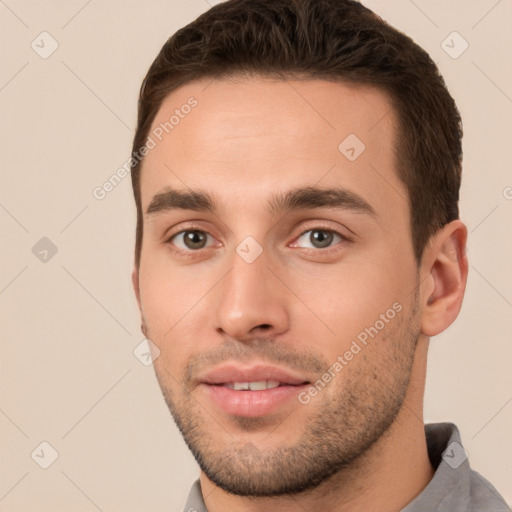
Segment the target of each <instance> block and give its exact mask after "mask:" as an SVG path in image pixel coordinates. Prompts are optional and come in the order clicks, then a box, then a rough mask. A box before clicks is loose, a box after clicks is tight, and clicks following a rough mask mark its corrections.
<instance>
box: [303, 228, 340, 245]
mask: <svg viewBox="0 0 512 512" xmlns="http://www.w3.org/2000/svg"><path fill="white" fill-rule="evenodd" d="M333 238H334V236H333V233H332V231H324V230H319V229H315V230H313V231H311V234H310V235H309V240H310V242H311V243H312V244H313V246H314V247H317V248H318V249H322V248H324V247H329V245H331V243H332V240H333Z"/></svg>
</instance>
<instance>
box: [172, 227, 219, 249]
mask: <svg viewBox="0 0 512 512" xmlns="http://www.w3.org/2000/svg"><path fill="white" fill-rule="evenodd" d="M208 238H210V240H208ZM211 239H212V237H211V236H210V235H209V234H208V233H206V232H205V231H199V230H197V229H193V230H187V231H180V232H179V233H176V234H175V235H173V236H172V237H171V238H170V239H169V242H170V243H172V244H174V245H175V246H176V247H178V249H181V250H183V251H190V250H192V251H194V250H198V249H204V248H205V247H206V246H207V243H208V241H210V242H211Z"/></svg>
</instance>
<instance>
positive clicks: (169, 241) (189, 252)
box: [165, 226, 352, 257]
mask: <svg viewBox="0 0 512 512" xmlns="http://www.w3.org/2000/svg"><path fill="white" fill-rule="evenodd" d="M190 231H198V232H200V233H204V234H206V235H207V236H209V237H212V235H210V233H208V232H207V231H205V230H203V229H197V228H195V227H188V228H187V229H182V230H181V231H178V232H176V233H173V234H172V235H170V236H169V237H168V238H167V240H166V241H165V243H166V244H169V245H171V246H172V247H173V250H174V251H175V252H177V253H179V254H184V255H186V256H189V257H193V256H194V255H195V254H196V253H200V252H201V250H202V249H207V248H208V247H204V248H201V249H196V250H194V249H186V250H185V249H180V248H178V247H176V246H175V245H174V244H173V240H174V239H175V238H176V237H177V236H178V235H182V234H184V233H188V232H190ZM311 231H324V232H326V233H332V234H333V235H337V236H339V237H340V239H341V241H340V242H337V243H335V244H333V245H330V246H328V247H324V248H314V247H298V248H299V249H302V250H306V251H314V252H321V253H322V254H325V253H328V252H331V250H332V249H334V248H335V247H336V246H337V245H339V244H340V243H350V242H352V239H350V238H349V237H347V236H346V235H343V234H342V233H340V232H339V231H336V230H335V229H332V228H327V227H323V226H314V227H311V228H308V229H305V230H304V231H302V232H301V233H300V234H299V235H298V236H297V237H295V239H294V240H299V239H300V238H302V237H303V236H304V235H305V234H306V233H309V232H311ZM212 238H213V237H212ZM293 243H295V242H293Z"/></svg>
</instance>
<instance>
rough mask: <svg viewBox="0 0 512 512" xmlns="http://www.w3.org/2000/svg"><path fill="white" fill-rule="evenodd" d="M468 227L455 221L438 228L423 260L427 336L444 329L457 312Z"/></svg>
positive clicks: (423, 325) (463, 283)
mask: <svg viewBox="0 0 512 512" xmlns="http://www.w3.org/2000/svg"><path fill="white" fill-rule="evenodd" d="M466 240H467V228H466V226H465V225H464V224H463V223H462V222H461V221H460V220H455V221H452V222H450V223H449V224H447V225H446V226H444V227H443V228H442V229H441V230H439V231H438V232H437V233H436V234H435V235H434V236H433V237H432V240H431V241H430V243H429V245H428V247H427V248H426V249H425V254H424V257H423V260H422V269H421V275H422V282H423V286H422V291H421V302H422V316H421V329H422V333H423V334H425V335H426V336H435V335H437V334H439V333H441V332H442V331H444V330H445V329H446V328H447V327H448V326H449V325H450V324H451V323H452V322H453V321H454V320H455V318H457V315H458V314H459V311H460V308H461V306H462V299H463V298H464V291H465V288H466V281H467V275H468V261H467V256H466Z"/></svg>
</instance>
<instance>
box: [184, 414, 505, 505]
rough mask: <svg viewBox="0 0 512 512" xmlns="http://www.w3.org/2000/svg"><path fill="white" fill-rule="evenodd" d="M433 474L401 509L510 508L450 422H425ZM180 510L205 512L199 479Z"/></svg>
mask: <svg viewBox="0 0 512 512" xmlns="http://www.w3.org/2000/svg"><path fill="white" fill-rule="evenodd" d="M425 435H426V438H427V447H428V455H429V458H430V462H431V464H432V467H434V468H435V469H436V472H435V474H434V477H433V478H432V480H431V481H430V483H429V484H428V485H427V487H425V489H424V490H423V491H422V492H421V494H419V495H418V496H417V497H416V498H415V499H414V500H413V501H411V503H409V504H408V505H407V506H406V507H405V508H404V509H402V511H401V512H482V511H484V510H485V511H486V512H510V510H511V509H510V508H509V507H508V505H507V504H506V503H505V501H504V500H503V498H502V497H501V496H500V495H499V494H498V492H497V491H496V489H495V488H494V487H493V486H492V485H491V484H490V483H489V482H488V481H487V480H485V478H483V477H482V476H480V475H479V474H478V473H477V472H475V471H473V470H472V469H471V468H470V467H469V461H468V459H467V455H466V452H465V451H464V448H463V447H462V442H461V440H460V434H459V430H458V428H457V427H456V426H455V425H454V424H453V423H431V424H428V425H425ZM184 512H208V511H207V510H206V506H205V504H204V501H203V496H202V494H201V485H200V483H199V480H196V481H195V482H194V485H193V486H192V489H191V491H190V494H189V496H188V500H187V504H186V505H185V509H184Z"/></svg>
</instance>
